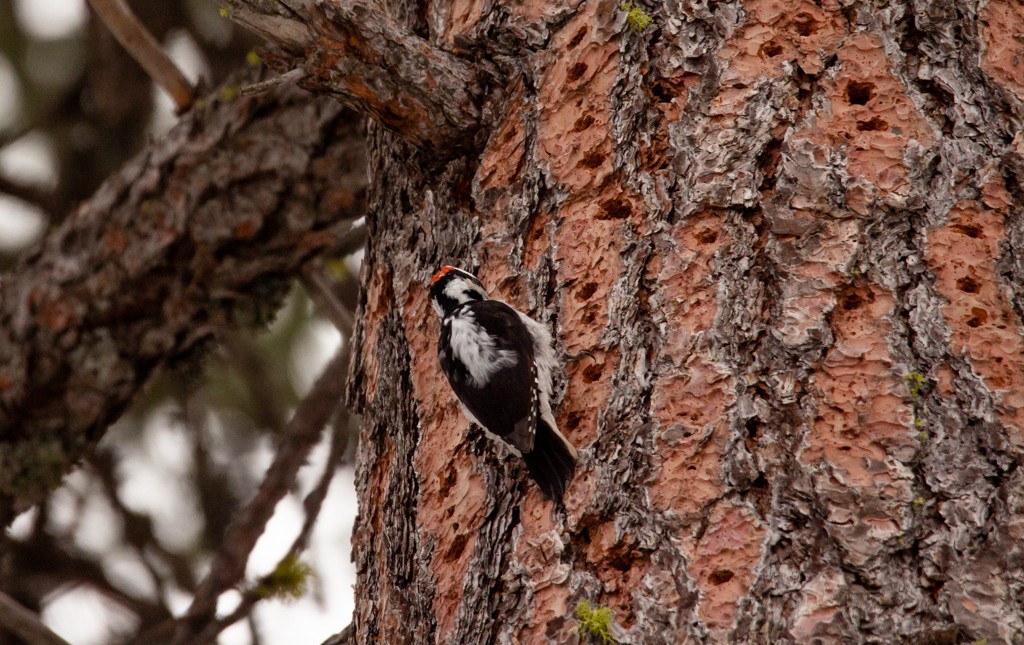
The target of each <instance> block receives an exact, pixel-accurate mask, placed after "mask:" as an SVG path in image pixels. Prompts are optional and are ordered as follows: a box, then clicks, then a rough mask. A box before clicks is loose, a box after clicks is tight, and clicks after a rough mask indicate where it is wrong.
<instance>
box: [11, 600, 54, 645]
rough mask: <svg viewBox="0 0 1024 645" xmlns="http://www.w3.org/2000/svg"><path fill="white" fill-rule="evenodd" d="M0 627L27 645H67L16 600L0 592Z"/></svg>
mask: <svg viewBox="0 0 1024 645" xmlns="http://www.w3.org/2000/svg"><path fill="white" fill-rule="evenodd" d="M0 625H3V626H4V627H6V628H7V629H8V630H10V631H11V632H13V633H15V634H17V635H18V637H19V638H21V639H22V640H24V641H25V642H26V643H28V644H29V645H68V642H67V641H66V640H64V639H63V638H61V637H60V636H58V635H57V634H55V633H53V631H52V630H50V628H49V627H47V626H46V625H44V624H43V621H41V620H39V616H36V615H35V614H34V613H32V612H31V611H29V610H28V609H26V608H25V607H23V606H22V605H21V604H20V603H19V602H18V601H17V600H15V599H14V598H11V597H10V596H8V595H7V594H5V593H4V592H2V591H0Z"/></svg>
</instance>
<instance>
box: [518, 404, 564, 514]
mask: <svg viewBox="0 0 1024 645" xmlns="http://www.w3.org/2000/svg"><path fill="white" fill-rule="evenodd" d="M523 460H524V461H526V469H527V470H528V471H529V473H530V477H532V478H533V480H534V481H535V482H537V486H539V487H540V489H541V491H543V493H544V494H545V495H547V496H548V497H549V498H550V499H552V500H553V501H554V502H555V503H556V504H558V505H559V506H561V505H562V497H563V495H564V494H565V489H566V487H567V486H568V485H569V480H570V479H572V475H573V472H574V471H575V470H576V449H575V448H574V447H573V445H572V444H571V443H569V441H568V440H567V439H566V438H565V437H563V436H562V434H561V433H560V432H558V430H557V429H556V428H554V427H552V426H551V425H550V424H548V422H547V421H545V420H544V419H543V418H541V419H539V420H538V422H537V434H536V436H535V437H534V442H533V451H532V452H528V453H524V454H523Z"/></svg>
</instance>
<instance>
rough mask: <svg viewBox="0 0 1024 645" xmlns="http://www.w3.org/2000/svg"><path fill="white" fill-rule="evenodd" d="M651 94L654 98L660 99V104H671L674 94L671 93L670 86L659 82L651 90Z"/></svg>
mask: <svg viewBox="0 0 1024 645" xmlns="http://www.w3.org/2000/svg"><path fill="white" fill-rule="evenodd" d="M651 94H652V95H653V96H654V98H656V99H658V103H671V102H672V98H673V97H672V93H671V92H670V91H669V88H668V85H667V84H666V83H665V82H664V81H658V82H657V83H655V84H654V86H653V87H652V88H651Z"/></svg>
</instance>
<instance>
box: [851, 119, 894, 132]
mask: <svg viewBox="0 0 1024 645" xmlns="http://www.w3.org/2000/svg"><path fill="white" fill-rule="evenodd" d="M857 129H858V130H860V131H861V132H865V131H867V132H875V131H881V132H884V131H886V130H888V129H889V124H888V123H886V122H885V120H884V119H881V118H879V117H877V116H876V117H873V118H871V119H870V120H868V121H858V122H857Z"/></svg>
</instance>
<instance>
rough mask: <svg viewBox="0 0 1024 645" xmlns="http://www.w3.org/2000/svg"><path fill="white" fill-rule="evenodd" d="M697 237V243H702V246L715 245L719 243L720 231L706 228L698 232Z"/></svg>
mask: <svg viewBox="0 0 1024 645" xmlns="http://www.w3.org/2000/svg"><path fill="white" fill-rule="evenodd" d="M696 237H697V241H698V242H700V243H701V244H714V243H715V242H717V241H718V231H716V230H714V229H711V228H706V229H703V230H700V231H697V235H696Z"/></svg>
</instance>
